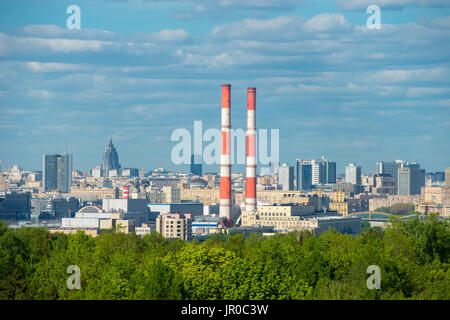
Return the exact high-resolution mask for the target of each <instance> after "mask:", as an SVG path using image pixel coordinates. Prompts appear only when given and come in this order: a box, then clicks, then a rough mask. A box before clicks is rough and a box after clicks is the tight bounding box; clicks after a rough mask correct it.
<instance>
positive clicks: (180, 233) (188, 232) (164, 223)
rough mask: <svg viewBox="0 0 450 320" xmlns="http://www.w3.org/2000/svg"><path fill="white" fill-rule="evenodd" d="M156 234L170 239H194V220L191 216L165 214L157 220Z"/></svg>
mask: <svg viewBox="0 0 450 320" xmlns="http://www.w3.org/2000/svg"><path fill="white" fill-rule="evenodd" d="M156 232H158V233H160V234H161V235H162V236H163V237H164V238H169V239H182V240H187V241H189V240H191V239H192V218H191V215H190V214H182V213H164V214H161V215H159V216H158V218H157V219H156Z"/></svg>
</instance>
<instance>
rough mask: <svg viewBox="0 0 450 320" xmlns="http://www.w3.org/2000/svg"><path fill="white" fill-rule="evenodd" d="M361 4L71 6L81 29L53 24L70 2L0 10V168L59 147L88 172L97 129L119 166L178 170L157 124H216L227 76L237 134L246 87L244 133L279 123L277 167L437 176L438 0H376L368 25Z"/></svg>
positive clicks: (441, 35)
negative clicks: (321, 161) (387, 168)
mask: <svg viewBox="0 0 450 320" xmlns="http://www.w3.org/2000/svg"><path fill="white" fill-rule="evenodd" d="M366 2H367V1H359V2H358V1H320V5H319V4H317V3H316V2H314V1H287V0H286V1H276V4H274V3H271V2H260V3H259V5H258V8H257V9H255V8H254V6H253V5H252V2H250V3H241V2H238V1H228V2H226V3H225V2H223V3H222V2H219V3H218V4H210V3H209V2H205V3H202V2H197V1H186V2H182V3H178V2H162V1H125V0H124V1H81V0H80V1H77V2H76V5H78V6H79V7H80V9H81V30H68V29H67V28H66V19H67V17H68V16H69V14H67V13H66V8H67V6H69V5H70V4H72V3H71V2H70V1H48V0H44V1H22V0H20V1H14V2H10V1H9V2H2V3H1V4H0V48H1V49H0V70H1V73H0V105H1V111H2V112H1V115H0V134H1V136H2V143H1V149H0V159H1V160H2V162H3V165H4V164H5V163H6V164H8V165H9V166H12V165H13V164H14V163H17V164H19V165H20V166H22V167H24V168H26V169H28V170H39V169H41V168H42V155H43V154H49V153H63V152H64V151H65V150H67V151H68V152H69V153H71V154H73V157H74V160H73V165H74V169H77V170H83V171H88V170H89V169H90V168H93V167H95V166H96V165H98V164H100V162H101V157H102V154H103V151H104V148H105V146H106V145H107V143H108V140H109V137H110V136H111V137H112V138H113V141H114V143H115V145H116V147H117V150H118V152H119V154H120V160H121V163H123V164H124V165H126V166H129V167H137V168H146V169H152V168H157V167H164V168H167V169H169V170H176V171H187V170H188V167H187V166H181V167H180V166H176V165H174V164H173V163H172V161H171V159H170V152H171V149H172V148H173V146H174V145H175V144H176V143H175V142H171V141H170V135H171V133H172V131H173V130H175V129H177V128H186V129H188V130H190V131H191V132H192V130H193V123H194V121H196V120H201V121H202V122H203V127H204V130H205V129H207V128H219V125H220V120H219V119H220V94H219V90H218V88H219V87H220V85H221V84H222V83H232V85H233V87H232V92H231V103H232V109H231V117H232V123H233V127H234V128H239V127H240V128H243V129H245V106H246V100H245V89H246V88H247V87H257V88H258V98H257V105H258V111H257V123H258V128H267V129H271V128H274V129H279V130H280V161H286V162H289V163H290V164H291V165H294V163H295V159H296V158H304V159H311V158H320V157H321V156H322V155H324V156H326V157H327V158H329V159H332V160H334V161H336V163H337V171H338V173H343V172H344V166H345V165H346V164H348V163H349V162H356V163H357V164H358V165H360V166H361V167H362V170H363V172H366V171H369V170H374V169H375V162H376V161H381V160H385V161H393V160H395V159H404V160H408V161H417V162H419V163H420V164H421V167H423V168H426V170H427V171H442V170H443V169H444V168H445V167H447V166H448V159H449V157H450V148H448V137H449V134H450V129H449V128H450V117H449V112H448V109H449V107H450V102H449V101H450V92H449V89H448V85H449V79H450V77H449V76H448V75H449V52H450V50H449V43H450V42H449V39H450V27H449V26H450V20H449V17H448V15H449V12H450V10H449V7H448V2H447V1H426V2H424V1H405V2H398V1H384V4H385V6H382V7H381V29H380V30H369V29H368V28H367V27H366V20H367V17H368V15H367V13H366V12H365V8H367V6H368V2H367V3H366ZM372 2H374V3H376V2H377V1H372ZM372 2H371V3H372ZM131 3H132V4H133V5H131ZM402 3H405V5H402ZM106 4H107V5H106ZM24 7H26V8H27V10H23V8H24ZM37 13H38V14H37ZM375 31H376V32H375ZM56 39H65V40H64V41H63V42H61V41H59V42H56V41H57V40H56ZM319 40H320V41H319ZM56 43H58V44H56ZM429 48H433V50H430V49H429ZM233 170H234V171H236V172H242V171H243V166H235V167H233ZM205 171H213V172H218V166H212V167H210V168H208V167H205Z"/></svg>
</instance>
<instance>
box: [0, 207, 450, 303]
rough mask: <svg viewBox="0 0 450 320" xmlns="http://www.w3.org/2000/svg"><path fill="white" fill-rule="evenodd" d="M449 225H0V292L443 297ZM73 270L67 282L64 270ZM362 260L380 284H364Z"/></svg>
mask: <svg viewBox="0 0 450 320" xmlns="http://www.w3.org/2000/svg"><path fill="white" fill-rule="evenodd" d="M449 254H450V224H449V222H448V221H445V220H439V219H438V218H437V217H435V216H430V217H428V218H427V219H425V220H419V219H415V220H412V221H408V222H399V221H393V222H392V225H391V226H390V227H388V228H387V229H386V230H385V231H382V230H380V229H373V228H370V229H367V230H365V231H363V232H362V233H361V234H360V235H359V236H358V237H355V236H351V235H343V234H340V233H336V232H332V231H329V232H326V233H324V234H322V235H321V236H318V237H317V236H313V235H312V234H309V233H290V234H286V235H281V234H278V235H275V236H273V237H267V238H263V237H262V236H260V235H258V234H252V235H251V236H250V237H249V238H246V239H245V238H244V237H243V235H242V234H235V235H227V236H225V235H216V236H213V237H210V238H209V239H208V240H207V241H205V242H203V243H198V242H196V241H193V242H185V241H181V240H166V239H163V238H161V237H160V236H159V235H158V234H156V233H153V234H151V235H147V236H145V237H143V238H139V237H138V236H136V235H135V234H123V233H114V232H109V233H104V234H102V235H100V236H98V237H96V238H92V237H91V236H87V235H85V234H84V233H83V232H81V231H80V232H78V233H77V234H74V235H64V234H53V235H50V234H49V232H48V230H46V229H45V228H40V229H36V228H25V227H24V228H21V229H18V230H13V229H9V228H7V227H6V226H5V225H4V224H0V298H1V299H405V298H406V299H449V298H450V292H449V290H450V273H449ZM70 265H77V266H79V267H80V270H81V289H79V290H77V289H73V290H69V289H68V288H67V286H66V282H67V279H68V277H69V276H70V274H67V268H68V266H70ZM369 265H378V266H379V267H380V269H381V289H380V290H376V289H375V290H369V289H368V288H367V285H366V281H367V278H368V277H369V275H368V274H367V273H366V269H367V267H368V266H369Z"/></svg>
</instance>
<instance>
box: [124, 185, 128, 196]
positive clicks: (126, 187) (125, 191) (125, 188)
mask: <svg viewBox="0 0 450 320" xmlns="http://www.w3.org/2000/svg"><path fill="white" fill-rule="evenodd" d="M123 199H128V186H124V187H123Z"/></svg>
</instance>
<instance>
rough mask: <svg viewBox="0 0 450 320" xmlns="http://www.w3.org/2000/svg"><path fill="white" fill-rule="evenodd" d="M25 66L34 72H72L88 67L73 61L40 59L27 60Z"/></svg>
mask: <svg viewBox="0 0 450 320" xmlns="http://www.w3.org/2000/svg"><path fill="white" fill-rule="evenodd" d="M25 67H26V69H27V70H29V71H32V72H70V71H80V70H86V69H87V67H86V66H85V65H79V64H73V63H57V62H38V61H30V62H25Z"/></svg>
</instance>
